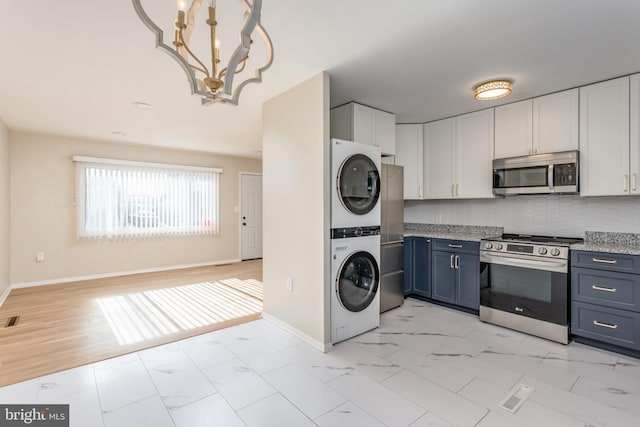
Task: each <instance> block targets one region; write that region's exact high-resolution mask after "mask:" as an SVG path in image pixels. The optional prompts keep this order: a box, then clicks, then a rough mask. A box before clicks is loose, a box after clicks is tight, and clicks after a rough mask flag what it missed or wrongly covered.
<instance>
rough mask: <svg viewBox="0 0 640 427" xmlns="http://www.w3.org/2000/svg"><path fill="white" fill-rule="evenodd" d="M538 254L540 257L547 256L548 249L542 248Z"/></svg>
mask: <svg viewBox="0 0 640 427" xmlns="http://www.w3.org/2000/svg"><path fill="white" fill-rule="evenodd" d="M538 253H539V254H540V255H546V254H547V248H540V249H538Z"/></svg>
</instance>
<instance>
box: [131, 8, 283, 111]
mask: <svg viewBox="0 0 640 427" xmlns="http://www.w3.org/2000/svg"><path fill="white" fill-rule="evenodd" d="M132 1H133V7H134V9H135V10H136V13H137V14H138V16H139V17H140V19H141V20H142V22H143V23H144V24H145V25H146V26H147V27H148V28H149V29H150V30H151V31H153V32H154V33H155V35H156V47H157V48H159V49H161V50H163V51H164V52H166V53H167V54H169V56H171V57H172V58H173V59H175V60H176V61H177V62H178V64H180V66H181V67H182V69H183V70H184V72H185V73H186V74H187V78H188V79H189V84H190V85H191V93H192V94H194V95H198V96H200V97H201V98H202V104H203V105H209V104H213V103H222V104H231V105H238V98H239V97H240V92H241V91H242V89H243V88H244V87H245V86H246V85H247V84H249V83H260V82H262V72H263V71H265V70H266V69H267V68H269V67H270V66H271V63H272V62H273V47H272V45H271V39H270V38H269V35H268V34H267V32H266V31H265V29H264V28H263V27H262V25H261V23H260V17H261V9H262V0H253V1H252V2H249V1H247V0H238V1H239V3H240V5H241V6H242V9H243V10H244V19H243V23H242V25H241V27H240V28H239V29H238V30H239V33H240V44H239V45H238V46H237V47H236V48H235V50H231V49H230V48H229V49H227V50H226V52H228V55H229V56H228V60H226V61H225V64H226V65H225V66H224V68H220V63H221V62H222V60H221V57H220V52H221V51H224V49H222V48H221V46H220V45H221V41H220V38H219V36H218V34H216V29H217V26H218V21H216V0H204V1H203V0H191V1H189V0H177V7H178V10H177V15H176V18H175V22H174V27H175V28H174V30H173V31H174V38H173V42H172V46H169V45H167V44H165V43H164V39H163V31H162V29H161V28H160V27H159V26H158V25H156V23H154V22H153V21H152V20H151V18H149V15H147V13H146V12H145V10H144V9H143V7H142V4H141V3H140V1H141V0H132ZM164 1H166V2H168V0H164ZM205 2H206V4H207V7H206V10H207V16H206V18H203V19H202V22H203V23H206V25H207V26H208V27H209V28H208V29H209V31H207V33H208V34H207V35H206V37H203V38H204V39H205V43H206V44H208V45H209V46H208V47H209V50H210V52H209V60H207V61H206V63H205V61H203V60H202V59H201V58H200V57H198V56H196V53H195V50H196V49H195V48H194V49H192V44H191V43H190V42H191V36H192V34H193V31H194V29H195V27H196V17H197V16H196V15H198V12H199V11H200V8H201V6H202V3H205ZM224 2H225V3H227V5H228V4H229V3H230V2H231V0H225V1H224ZM187 3H190V5H189V7H187ZM205 28H206V27H205ZM254 33H258V35H259V36H260V38H261V39H262V40H263V42H264V49H265V52H266V54H265V57H266V58H265V63H264V64H262V65H261V66H256V67H255V71H254V72H253V73H251V69H252V68H253V64H250V61H249V51H250V49H251V44H252V43H253V41H254V40H253V38H252V34H254ZM198 44H199V43H197V42H194V43H193V45H198ZM258 65H260V64H258Z"/></svg>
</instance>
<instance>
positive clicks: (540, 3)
mask: <svg viewBox="0 0 640 427" xmlns="http://www.w3.org/2000/svg"><path fill="white" fill-rule="evenodd" d="M162 1H165V2H166V3H167V7H169V8H170V9H169V10H171V12H170V13H173V10H174V8H175V1H172V0H162ZM231 1H233V0H219V1H218V9H222V8H223V7H225V5H224V3H225V2H231ZM150 2H155V3H158V4H159V2H160V0H145V2H143V5H147V4H150ZM263 4H264V5H263V11H262V23H263V25H264V27H265V28H266V29H267V31H268V32H269V34H270V36H271V38H272V40H273V45H274V52H275V59H274V63H273V66H272V67H271V69H269V70H268V71H267V72H266V73H265V74H264V83H262V84H260V85H250V86H247V87H246V88H245V90H244V92H243V93H242V96H241V97H240V105H239V106H238V107H232V106H227V105H213V106H208V107H202V106H201V105H200V101H199V99H198V98H197V97H195V96H192V95H190V93H189V87H188V84H187V79H186V77H185V76H184V74H183V72H182V70H181V69H180V68H179V67H178V65H177V63H175V61H173V60H172V59H171V58H170V57H169V56H167V55H166V54H164V53H162V52H161V51H159V50H157V49H154V36H153V34H152V33H151V32H150V31H149V30H148V29H147V28H146V27H145V26H144V25H143V24H142V22H141V21H140V20H139V19H138V17H137V15H136V14H135V12H134V10H133V7H132V5H131V2H130V0H117V1H102V2H97V1H87V0H60V1H49V0H31V1H3V2H2V4H1V5H0V16H2V17H3V25H2V26H0V55H2V61H1V63H0V118H2V119H3V120H4V121H5V123H6V124H7V125H8V126H9V128H10V129H12V130H24V131H33V132H40V133H48V134H57V135H68V136H75V137H87V138H96V139H102V140H112V141H120V142H131V143H142V144H151V145H158V146H169V147H181V148H187V149H196V150H204V151H211V152H218V153H227V154H237V155H243V156H251V157H256V156H259V154H258V153H259V150H260V149H261V126H262V123H261V120H262V103H263V102H264V101H265V100H268V99H269V98H271V97H273V96H275V95H277V94H279V93H281V92H283V91H285V90H286V89H288V88H290V87H292V86H294V85H296V84H297V83H299V82H301V81H304V80H305V79H307V78H309V77H311V76H313V75H315V74H317V73H318V72H320V71H322V70H326V71H328V72H329V73H330V74H331V104H332V106H336V105H340V104H343V103H345V102H348V101H352V100H353V101H357V102H360V103H363V104H367V105H370V106H374V107H378V108H381V109H383V110H386V111H391V112H394V113H396V115H397V121H398V123H416V122H426V121H431V120H435V119H439V118H444V117H449V116H452V115H457V114H461V113H465V112H468V111H474V110H478V109H481V108H484V107H487V106H493V105H497V104H499V103H506V102H513V101H516V100H519V99H525V98H530V97H532V96H536V95H541V94H545V93H550V92H554V91H557V90H561V89H565V88H570V87H575V86H579V85H583V84H587V83H591V82H595V81H599V80H604V79H608V78H612V77H616V76H620V75H624V74H630V73H634V72H639V71H640V25H639V24H638V18H640V1H638V0H562V1H558V0H536V1H517V0H483V1H478V0H428V1H427V0H398V1H395V2H391V1H388V0H387V1H381V0H348V1H345V0H342V1H340V0H264V1H263ZM156 6H157V4H156V5H154V6H153V7H156ZM234 7H235V6H234ZM220 21H222V19H220ZM221 25H222V24H221ZM223 43H224V41H223ZM223 47H224V46H223ZM496 77H506V78H509V79H512V80H513V81H514V91H513V94H512V95H511V96H510V97H509V98H507V99H506V100H502V101H501V102H500V101H493V102H490V103H480V102H478V101H475V100H474V99H473V96H472V87H473V86H474V85H475V84H477V83H480V82H482V81H484V80H487V79H490V78H496ZM135 101H142V102H147V103H150V104H152V105H153V108H152V109H150V110H142V109H138V108H135V107H134V106H133V102H135ZM113 132H124V133H126V135H125V136H118V135H114V134H113Z"/></svg>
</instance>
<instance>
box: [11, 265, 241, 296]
mask: <svg viewBox="0 0 640 427" xmlns="http://www.w3.org/2000/svg"><path fill="white" fill-rule="evenodd" d="M240 261H242V260H241V259H228V260H222V261H213V262H200V263H196V264H182V265H172V266H169V267H159V268H145V269H142V270H131V271H120V272H117V273H106V274H91V275H88V276H75V277H62V278H59V279H51V280H39V281H36V282H23V283H14V284H13V285H11V286H10V289H20V288H30V287H33V286H45V285H57V284H60V283H69V282H82V281H85V280H94V279H106V278H109V277H118V276H128V275H130V274H141V273H157V272H160V271H168V270H182V269H185V268H194V267H209V266H214V265H222V264H234V263H236V262H240Z"/></svg>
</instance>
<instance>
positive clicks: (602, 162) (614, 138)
mask: <svg viewBox="0 0 640 427" xmlns="http://www.w3.org/2000/svg"><path fill="white" fill-rule="evenodd" d="M580 168H581V169H580V195H581V196H615V195H623V194H628V191H629V77H622V78H619V79H615V80H609V81H606V82H602V83H597V84H594V85H589V86H584V87H581V88H580Z"/></svg>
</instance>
